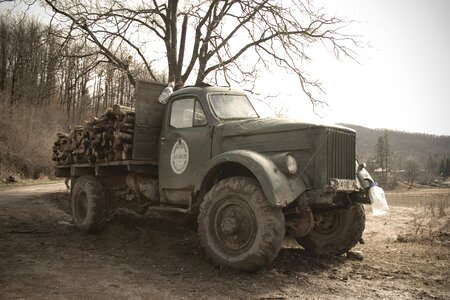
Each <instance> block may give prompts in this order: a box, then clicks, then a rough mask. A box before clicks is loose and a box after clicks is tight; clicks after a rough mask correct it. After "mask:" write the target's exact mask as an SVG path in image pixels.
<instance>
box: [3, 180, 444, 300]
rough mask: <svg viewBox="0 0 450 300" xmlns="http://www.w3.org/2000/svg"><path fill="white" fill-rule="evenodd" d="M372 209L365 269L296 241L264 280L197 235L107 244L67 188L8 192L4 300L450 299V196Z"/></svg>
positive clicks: (425, 193) (149, 230)
mask: <svg viewBox="0 0 450 300" xmlns="http://www.w3.org/2000/svg"><path fill="white" fill-rule="evenodd" d="M387 198H388V201H389V203H390V206H391V208H390V212H389V214H388V215H386V216H383V217H374V216H372V215H371V211H370V209H371V208H370V206H366V214H367V222H366V231H365V233H364V241H365V243H364V244H360V245H357V247H355V249H354V250H355V251H359V253H360V254H362V256H363V260H359V259H357V257H354V256H351V255H350V256H348V257H347V256H345V255H344V256H339V257H333V256H326V257H314V256H311V255H309V254H308V253H306V252H305V251H304V250H303V249H302V248H301V247H300V246H298V245H297V243H296V242H295V241H294V240H292V239H290V238H287V239H286V242H285V244H284V246H283V248H282V250H281V251H280V253H279V255H278V257H277V258H276V260H275V261H274V262H273V263H272V264H270V265H269V266H268V267H267V268H266V269H264V270H261V271H259V272H256V273H251V274H247V273H239V272H235V271H232V270H225V269H218V268H215V267H214V266H212V265H211V264H209V263H208V262H207V261H206V260H205V258H204V254H203V251H202V249H201V248H200V245H199V241H198V238H197V234H196V232H195V231H192V230H190V229H188V228H184V227H180V226H177V225H175V224H172V223H169V222H166V221H164V220H155V219H152V218H150V217H149V216H146V217H142V218H138V217H132V216H128V215H120V216H118V217H116V218H114V219H112V220H111V221H110V222H109V223H108V225H107V226H106V228H105V229H104V230H103V231H102V232H101V233H100V234H98V235H89V234H83V233H80V232H79V231H77V230H76V229H75V228H74V227H73V226H72V224H71V217H70V214H69V210H68V207H69V206H68V199H69V193H67V192H66V191H65V188H64V185H63V184H62V183H58V184H50V185H37V186H22V187H12V188H2V189H0V261H1V264H0V295H1V298H2V299H450V282H449V276H450V244H449V243H450V228H449V225H450V224H449V219H450V218H449V216H450V209H449V208H450V190H449V189H427V190H424V189H419V190H417V189H414V190H412V191H409V190H407V191H401V192H395V193H394V192H388V193H387Z"/></svg>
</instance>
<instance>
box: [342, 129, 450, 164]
mask: <svg viewBox="0 0 450 300" xmlns="http://www.w3.org/2000/svg"><path fill="white" fill-rule="evenodd" d="M342 125H344V126H346V127H349V128H352V129H354V130H356V132H357V153H358V155H359V157H360V158H361V160H362V161H366V162H371V161H372V160H373V159H374V156H375V145H376V143H377V140H378V138H379V137H380V136H382V135H383V134H384V132H385V131H386V133H387V134H388V136H389V138H390V144H391V146H392V148H391V150H392V152H393V157H392V167H393V168H395V169H403V168H405V163H406V161H407V160H413V161H415V162H417V163H418V164H419V167H420V168H421V169H425V168H427V165H428V164H429V162H430V160H433V161H434V163H435V164H437V165H438V164H439V163H440V162H441V161H442V160H445V159H446V158H448V157H450V136H438V135H431V134H423V133H409V132H403V131H395V130H388V129H370V128H367V127H363V126H358V125H351V124H342Z"/></svg>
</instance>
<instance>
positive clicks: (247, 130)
mask: <svg viewBox="0 0 450 300" xmlns="http://www.w3.org/2000/svg"><path fill="white" fill-rule="evenodd" d="M164 87H165V85H161V84H156V83H151V82H145V81H139V82H138V83H137V86H136V99H135V114H136V118H135V132H134V140H133V153H132V159H131V160H126V161H112V162H109V163H107V162H103V163H95V164H89V163H86V164H72V165H61V166H56V169H55V174H56V176H58V177H66V178H67V177H70V178H71V182H72V185H71V211H72V217H73V222H74V225H75V226H76V227H78V228H79V229H81V230H83V231H86V232H97V231H99V230H100V229H101V228H102V226H103V223H104V221H105V218H106V216H107V214H108V212H109V211H110V210H111V209H114V208H116V207H120V206H125V205H127V206H129V205H130V204H131V205H134V206H135V207H138V208H141V209H143V211H145V209H154V210H160V211H167V212H177V213H181V214H185V215H188V216H192V217H194V218H196V220H197V222H198V223H197V225H198V232H199V236H200V241H201V244H202V246H203V248H204V249H205V252H206V254H207V256H208V257H209V258H210V259H211V260H212V261H213V262H214V263H215V264H218V265H221V266H226V267H230V268H234V269H238V270H244V271H254V270H257V269H260V268H262V267H264V266H266V265H267V264H269V263H270V262H271V261H272V260H273V259H274V258H275V257H276V255H277V254H278V252H279V250H280V248H281V244H282V241H283V239H284V237H285V233H289V234H291V235H293V236H294V237H295V238H296V240H297V241H298V243H299V244H300V245H301V246H302V247H304V248H305V249H306V250H307V251H310V252H313V253H317V254H336V255H339V254H343V253H345V252H347V251H349V250H350V249H351V248H352V247H354V246H355V245H356V244H357V243H358V241H360V239H361V237H362V233H363V231H364V227H365V212H364V208H363V206H362V203H370V200H369V198H368V196H367V191H368V189H369V187H370V185H371V184H372V183H373V180H372V178H371V177H370V175H369V174H368V173H367V171H366V170H365V169H364V167H365V165H364V164H359V163H358V162H357V160H356V155H355V140H356V133H355V131H353V130H351V129H349V128H345V127H342V126H325V125H320V124H310V123H301V122H299V121H296V120H289V119H275V118H268V119H265V118H260V117H259V116H258V114H257V112H256V111H255V110H254V108H253V106H252V104H251V102H250V101H249V100H248V98H247V97H246V95H245V93H243V92H242V91H238V90H234V89H231V88H228V87H185V88H181V89H179V90H177V91H175V92H174V93H173V94H171V95H170V97H169V99H168V101H167V104H165V105H163V104H161V103H159V102H158V100H157V99H158V96H159V95H160V93H161V91H162V90H163V88H164Z"/></svg>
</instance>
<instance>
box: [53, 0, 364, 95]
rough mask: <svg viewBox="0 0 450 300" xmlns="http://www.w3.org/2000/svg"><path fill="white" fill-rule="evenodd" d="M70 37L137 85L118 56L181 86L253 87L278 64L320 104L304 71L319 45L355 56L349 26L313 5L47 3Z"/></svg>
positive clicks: (315, 85) (241, 0)
mask: <svg viewBox="0 0 450 300" xmlns="http://www.w3.org/2000/svg"><path fill="white" fill-rule="evenodd" d="M44 2H45V3H46V4H47V5H48V6H49V7H51V8H52V10H53V11H54V13H55V14H54V20H58V21H59V22H58V24H59V26H60V27H61V28H63V29H64V30H65V34H66V37H67V38H73V37H75V36H79V35H80V34H83V35H85V36H86V37H87V39H88V40H89V41H90V42H91V43H93V44H95V45H96V46H97V50H98V53H99V54H100V55H102V56H104V57H105V58H106V59H107V60H108V61H109V62H110V63H111V64H112V65H114V66H115V67H117V68H118V69H121V70H122V71H123V72H125V74H127V77H128V79H129V80H130V82H131V83H132V84H134V82H135V76H134V75H133V72H132V70H131V69H130V65H129V63H128V62H127V60H126V59H124V58H122V57H120V56H119V55H118V53H117V51H116V49H118V48H120V47H121V46H127V47H128V48H129V49H130V51H132V55H133V56H134V57H139V58H140V60H141V61H142V63H143V65H144V66H145V68H146V71H147V72H148V74H149V76H150V77H151V78H153V79H154V80H156V79H157V77H158V74H155V73H154V71H153V69H154V68H153V67H152V65H153V64H155V63H158V62H161V60H165V61H166V63H165V65H166V66H167V75H168V79H169V80H174V81H176V82H177V83H178V84H184V83H185V82H195V83H197V84H199V83H202V82H205V81H209V82H214V83H217V82H227V83H229V81H230V80H231V81H235V82H241V83H249V82H252V81H253V80H254V79H255V74H256V72H257V70H258V69H260V68H267V69H270V68H271V67H272V66H273V65H274V64H275V65H277V66H278V67H282V68H284V69H285V70H286V72H288V73H293V74H296V75H297V77H298V79H299V84H300V86H301V88H302V89H303V91H304V93H305V94H306V95H307V96H308V97H309V99H310V100H311V101H312V103H313V104H317V103H320V101H319V99H318V98H317V96H316V94H317V93H319V92H320V91H321V85H320V83H319V82H318V81H317V80H315V79H314V78H311V76H310V75H308V73H307V72H306V71H305V70H304V69H303V66H304V62H305V61H308V60H310V51H311V46H314V45H324V46H326V47H328V48H329V49H330V50H331V51H332V52H333V53H334V55H335V56H336V57H341V56H344V57H350V58H354V57H355V52H354V49H355V46H356V47H357V46H359V44H358V42H357V40H356V39H355V38H354V37H353V36H348V35H345V34H343V33H342V28H343V27H344V26H345V25H346V24H347V23H346V22H345V21H344V20H342V19H340V18H337V17H328V16H326V15H325V13H323V11H322V10H320V9H315V8H314V6H313V5H312V3H311V1H309V0H289V1H286V0H285V1H281V0H277V1H269V0H262V1H256V0H196V1H178V0H168V1H158V0H153V1H142V2H141V3H139V2H131V3H130V2H128V3H126V4H125V2H122V1H117V0H107V1H99V0H98V1H84V0H62V1H54V0H45V1H44Z"/></svg>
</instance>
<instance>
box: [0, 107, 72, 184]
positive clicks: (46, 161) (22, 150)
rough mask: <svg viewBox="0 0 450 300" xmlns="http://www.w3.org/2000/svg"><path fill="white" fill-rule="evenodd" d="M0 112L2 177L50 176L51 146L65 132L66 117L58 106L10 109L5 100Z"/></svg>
mask: <svg viewBox="0 0 450 300" xmlns="http://www.w3.org/2000/svg"><path fill="white" fill-rule="evenodd" d="M0 100H1V99H0ZM0 111H1V112H2V114H1V117H0V178H5V177H7V176H9V175H11V174H18V175H20V176H21V177H22V178H33V179H37V178H39V177H42V176H49V177H51V176H52V175H53V165H54V164H53V162H52V161H51V155H52V146H53V142H54V140H55V136H56V132H58V131H61V130H62V129H64V123H65V121H64V118H63V117H61V115H62V116H64V114H63V113H61V112H60V109H59V108H58V107H57V106H56V105H42V106H31V105H19V104H16V105H14V106H10V105H9V104H6V103H5V101H1V102H0Z"/></svg>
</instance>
